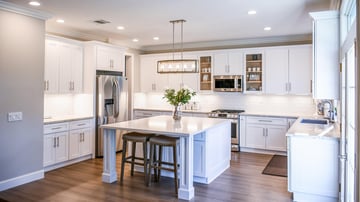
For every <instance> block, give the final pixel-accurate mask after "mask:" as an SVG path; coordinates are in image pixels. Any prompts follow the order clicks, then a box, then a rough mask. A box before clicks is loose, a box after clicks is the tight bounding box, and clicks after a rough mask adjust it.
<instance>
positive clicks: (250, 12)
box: [248, 10, 256, 15]
mask: <svg viewBox="0 0 360 202" xmlns="http://www.w3.org/2000/svg"><path fill="white" fill-rule="evenodd" d="M255 14H256V10H249V11H248V15H255Z"/></svg>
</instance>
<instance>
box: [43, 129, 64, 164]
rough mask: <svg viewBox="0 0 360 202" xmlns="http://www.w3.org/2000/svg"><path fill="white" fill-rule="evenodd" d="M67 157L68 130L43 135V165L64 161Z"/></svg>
mask: <svg viewBox="0 0 360 202" xmlns="http://www.w3.org/2000/svg"><path fill="white" fill-rule="evenodd" d="M68 159H69V157H68V132H59V133H54V134H47V135H45V136H44V161H43V165H44V167H45V166H49V165H52V164H56V163H60V162H64V161H67V160H68Z"/></svg>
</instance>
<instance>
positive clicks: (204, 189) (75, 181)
mask: <svg viewBox="0 0 360 202" xmlns="http://www.w3.org/2000/svg"><path fill="white" fill-rule="evenodd" d="M120 158H121V155H117V162H118V165H117V168H120ZM231 158H232V160H231V167H230V168H229V169H227V170H226V171H225V172H224V173H223V174H222V175H221V176H220V177H218V178H217V179H216V180H215V181H213V182H212V183H211V184H210V185H203V184H198V183H195V184H194V187H195V198H194V199H193V200H192V201H201V202H207V201H209V202H210V201H211V202H220V201H229V202H230V201H249V202H254V201H258V202H262V201H267V202H268V201H274V202H286V201H292V199H291V194H290V193H289V192H287V178H286V177H278V176H270V175H263V174H261V172H262V170H263V169H264V168H265V166H266V164H267V163H268V161H269V160H270V159H271V155H265V154H254V153H243V152H240V153H238V152H232V156H231ZM126 166H127V167H126V171H125V175H124V183H123V185H120V184H119V182H115V183H113V184H106V183H102V181H101V172H102V159H92V160H87V161H84V162H81V163H78V164H74V165H71V166H67V167H64V168H60V169H57V170H54V171H50V172H47V173H45V179H43V180H39V181H36V182H32V183H28V184H25V185H21V186H18V187H15V188H12V189H9V190H6V191H3V192H0V202H2V200H5V201H14V202H17V201H69V202H70V201H71V202H72V201H164V202H165V201H181V200H178V199H177V198H176V196H175V192H174V184H173V180H172V179H171V178H164V177H163V178H161V181H160V183H152V184H151V186H150V187H146V186H145V185H144V175H143V173H138V172H135V174H134V176H132V177H131V176H130V171H129V170H128V169H129V166H128V165H126ZM119 172H120V171H119V170H118V173H119Z"/></svg>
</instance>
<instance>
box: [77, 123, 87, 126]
mask: <svg viewBox="0 0 360 202" xmlns="http://www.w3.org/2000/svg"><path fill="white" fill-rule="evenodd" d="M83 125H86V124H85V123H80V124H78V125H77V126H83Z"/></svg>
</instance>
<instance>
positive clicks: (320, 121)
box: [300, 119, 329, 125]
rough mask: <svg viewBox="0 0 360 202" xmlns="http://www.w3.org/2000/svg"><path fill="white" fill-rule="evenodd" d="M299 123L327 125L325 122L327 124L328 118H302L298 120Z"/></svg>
mask: <svg viewBox="0 0 360 202" xmlns="http://www.w3.org/2000/svg"><path fill="white" fill-rule="evenodd" d="M300 123H308V124H320V125H327V124H329V120H326V119H302V120H301V121H300Z"/></svg>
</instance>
